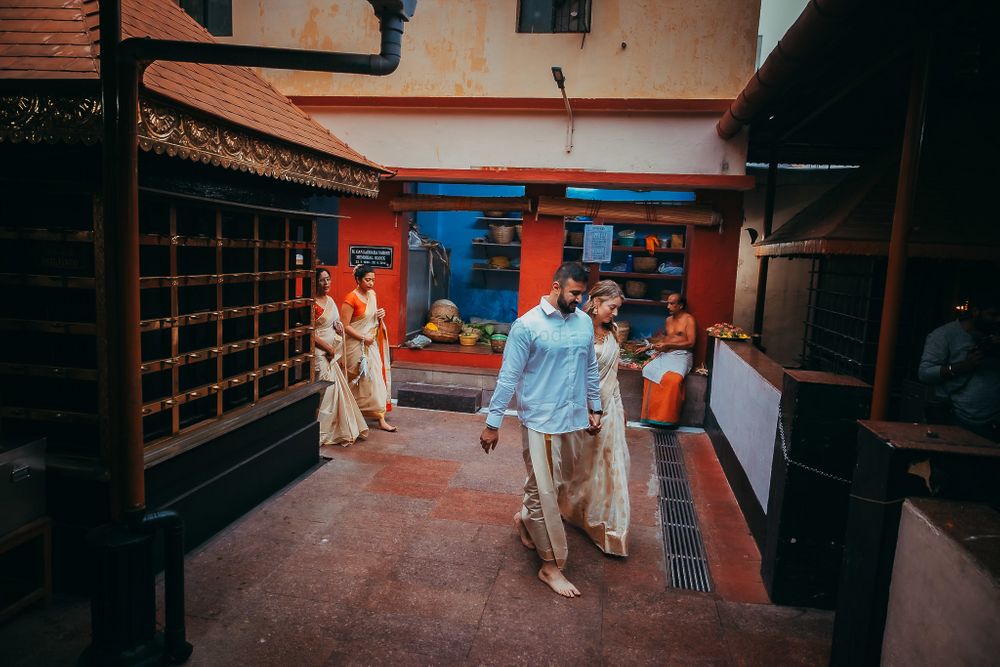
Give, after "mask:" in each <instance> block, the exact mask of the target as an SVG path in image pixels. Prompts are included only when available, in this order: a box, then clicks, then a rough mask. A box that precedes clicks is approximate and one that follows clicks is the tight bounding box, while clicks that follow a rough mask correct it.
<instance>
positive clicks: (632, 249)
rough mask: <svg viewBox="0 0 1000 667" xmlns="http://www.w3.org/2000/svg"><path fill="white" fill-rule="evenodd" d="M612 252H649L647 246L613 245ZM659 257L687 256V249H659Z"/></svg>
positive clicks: (657, 250) (656, 251)
mask: <svg viewBox="0 0 1000 667" xmlns="http://www.w3.org/2000/svg"><path fill="white" fill-rule="evenodd" d="M611 252H635V253H643V252H649V251H648V250H646V246H645V244H643V245H613V246H611ZM653 252H655V253H656V254H657V255H686V254H687V248H657V249H656V250H654V251H653Z"/></svg>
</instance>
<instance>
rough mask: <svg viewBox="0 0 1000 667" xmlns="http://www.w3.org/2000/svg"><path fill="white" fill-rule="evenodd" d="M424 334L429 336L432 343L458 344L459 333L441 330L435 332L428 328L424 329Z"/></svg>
mask: <svg viewBox="0 0 1000 667" xmlns="http://www.w3.org/2000/svg"><path fill="white" fill-rule="evenodd" d="M438 326H440V325H438ZM422 333H423V334H424V335H425V336H427V337H428V338H430V339H431V340H432V341H434V342H435V343H457V342H458V332H457V331H456V332H455V333H452V332H450V331H441V330H440V329H438V330H437V331H433V330H431V329H428V328H427V327H424V330H423V332H422Z"/></svg>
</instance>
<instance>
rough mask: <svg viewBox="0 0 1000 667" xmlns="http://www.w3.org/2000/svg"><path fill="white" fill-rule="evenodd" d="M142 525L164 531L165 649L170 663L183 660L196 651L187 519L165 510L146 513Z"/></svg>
mask: <svg viewBox="0 0 1000 667" xmlns="http://www.w3.org/2000/svg"><path fill="white" fill-rule="evenodd" d="M142 525H143V526H144V527H146V528H149V529H152V530H156V529H157V528H161V529H162V530H163V599H164V603H163V606H164V616H165V617H166V624H165V626H164V630H163V649H164V653H165V654H166V656H167V657H168V658H169V662H173V663H181V662H184V661H185V660H187V659H188V657H189V656H190V655H191V651H192V646H191V644H189V643H188V642H187V631H186V629H185V626H184V520H183V519H182V518H181V515H180V514H178V513H177V512H174V511H173V510H163V511H160V512H151V513H150V514H147V515H146V516H144V517H143V518H142Z"/></svg>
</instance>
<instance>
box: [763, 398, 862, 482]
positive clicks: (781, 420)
mask: <svg viewBox="0 0 1000 667" xmlns="http://www.w3.org/2000/svg"><path fill="white" fill-rule="evenodd" d="M778 437H779V438H780V442H781V455H782V456H783V457H784V459H785V463H787V464H788V465H793V466H798V467H799V468H802V469H803V470H808V471H809V472H812V473H816V474H817V475H820V476H822V477H826V478H827V479H832V480H834V481H835V482H843V483H844V484H850V483H851V480H849V479H847V478H845V477H838V476H837V475H834V474H833V473H829V472H826V471H825V470H820V469H819V468H813V467H812V466H807V465H806V464H805V463H800V462H799V461H794V460H792V458H791V457H790V456H788V443H787V442H785V417H784V415H782V414H781V400H780V399H779V400H778Z"/></svg>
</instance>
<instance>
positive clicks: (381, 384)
mask: <svg viewBox="0 0 1000 667" xmlns="http://www.w3.org/2000/svg"><path fill="white" fill-rule="evenodd" d="M354 279H355V280H356V281H357V283H358V286H357V289H354V290H351V292H350V293H348V295H347V296H345V297H344V303H343V305H342V306H341V310H340V314H341V318H342V319H343V321H344V331H345V332H346V334H347V339H346V340H347V355H346V359H347V379H348V381H349V383H350V386H351V392H352V393H353V394H354V399H355V400H356V401H357V402H358V407H359V408H361V412H362V414H364V416H365V417H366V418H367V419H377V420H378V425H379V428H381V429H382V430H383V431H390V432H392V431H395V430H396V427H395V426H392V425H391V424H389V422H387V421H386V420H385V415H386V413H387V412H389V411H390V410H392V401H391V388H392V376H391V375H390V370H389V337H388V332H387V331H386V328H385V324H383V322H382V320H383V318H384V317H385V309H383V308H379V307H378V302H377V301H376V299H375V270H374V269H373V268H372V267H370V266H368V265H366V264H361V265H359V266H357V267H356V268H355V269H354Z"/></svg>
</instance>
